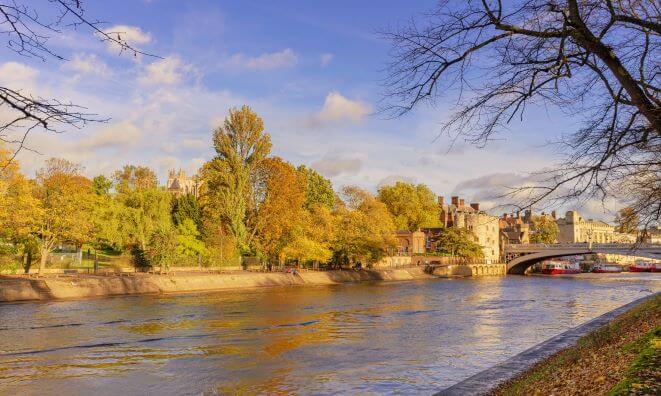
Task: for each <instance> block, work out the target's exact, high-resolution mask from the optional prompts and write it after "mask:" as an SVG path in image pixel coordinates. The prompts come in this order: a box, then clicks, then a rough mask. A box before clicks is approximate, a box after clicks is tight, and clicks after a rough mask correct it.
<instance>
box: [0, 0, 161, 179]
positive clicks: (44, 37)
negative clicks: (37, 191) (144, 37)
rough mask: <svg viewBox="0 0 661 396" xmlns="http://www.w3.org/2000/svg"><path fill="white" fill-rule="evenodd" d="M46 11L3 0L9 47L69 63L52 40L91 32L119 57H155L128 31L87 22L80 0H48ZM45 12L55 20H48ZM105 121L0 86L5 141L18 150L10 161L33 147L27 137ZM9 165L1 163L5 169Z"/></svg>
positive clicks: (0, 14)
mask: <svg viewBox="0 0 661 396" xmlns="http://www.w3.org/2000/svg"><path fill="white" fill-rule="evenodd" d="M43 8H45V9H41V10H38V9H37V8H36V7H35V2H34V1H32V0H0V37H1V38H2V39H3V40H4V42H5V44H6V46H7V48H9V49H10V50H12V51H14V52H16V53H17V54H19V55H21V56H25V57H29V58H37V59H40V60H42V61H46V60H48V59H49V58H54V59H55V60H59V61H64V60H66V59H65V58H64V56H62V55H60V54H59V53H57V52H56V51H54V50H53V49H52V47H51V46H49V43H48V41H49V39H51V38H52V37H53V36H54V35H58V34H62V33H63V32H64V30H66V29H72V30H76V29H86V30H88V31H91V32H92V33H93V34H94V35H95V36H96V37H98V39H99V40H101V41H105V42H109V43H112V44H113V45H115V46H116V47H117V48H118V50H119V52H120V53H123V52H126V53H129V54H131V55H133V56H138V55H140V54H142V55H149V56H153V55H150V54H147V53H144V52H142V51H140V50H139V49H137V48H135V47H133V46H132V45H131V44H130V43H129V42H127V41H126V40H125V39H124V38H123V37H122V35H123V34H124V32H112V31H107V30H103V29H102V25H103V22H102V21H100V20H95V19H90V18H88V17H87V15H86V14H85V10H84V8H83V5H82V2H81V1H80V0H48V4H47V5H45V6H44V7H43ZM40 11H42V12H43V15H53V16H52V17H46V16H43V15H42V14H41V13H40ZM104 121H106V119H104V118H101V117H99V116H98V115H96V114H93V113H90V112H89V111H87V109H86V108H84V107H82V106H79V105H76V104H73V103H70V102H66V101H61V100H58V99H54V98H43V97H39V96H33V95H32V94H30V93H29V92H24V91H23V90H20V89H11V88H8V87H2V86H0V142H4V143H6V144H8V145H10V146H11V147H12V148H13V156H12V158H11V160H13V159H14V158H15V157H16V154H18V152H19V151H20V150H22V149H29V148H28V147H27V146H26V139H27V137H28V135H29V134H30V132H32V131H33V130H38V129H41V130H44V131H47V132H53V133H58V132H62V131H63V128H64V127H66V126H69V127H75V128H82V127H83V126H84V125H86V124H88V123H90V122H104ZM11 160H10V161H11ZM7 165H8V163H5V164H0V170H1V169H3V168H4V167H6V166H7Z"/></svg>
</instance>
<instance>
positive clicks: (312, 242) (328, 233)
mask: <svg viewBox="0 0 661 396" xmlns="http://www.w3.org/2000/svg"><path fill="white" fill-rule="evenodd" d="M337 223H338V216H336V215H335V214H334V213H333V212H332V210H331V209H329V208H328V207H327V206H326V205H324V204H321V203H318V204H316V205H314V206H312V207H310V208H307V209H306V210H303V211H302V213H301V214H300V217H299V218H298V219H297V221H296V222H295V223H294V224H293V227H292V230H291V238H290V239H289V242H288V243H287V245H286V246H285V247H284V248H283V249H282V255H283V257H284V258H285V259H288V260H295V261H296V262H297V263H299V264H305V263H310V262H312V263H317V264H318V263H327V262H328V261H330V260H331V258H332V257H333V249H334V248H335V243H336V237H337V233H338V229H337V226H338V224H337Z"/></svg>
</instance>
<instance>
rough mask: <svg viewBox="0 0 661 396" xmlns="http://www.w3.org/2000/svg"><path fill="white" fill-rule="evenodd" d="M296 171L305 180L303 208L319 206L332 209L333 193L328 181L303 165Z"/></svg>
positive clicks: (333, 203)
mask: <svg viewBox="0 0 661 396" xmlns="http://www.w3.org/2000/svg"><path fill="white" fill-rule="evenodd" d="M296 171H297V172H298V173H299V174H301V175H302V176H303V177H304V179H305V207H306V208H311V207H313V206H314V205H317V204H320V205H324V206H327V207H328V208H332V207H333V205H335V191H333V184H332V183H331V181H330V180H328V179H326V178H325V177H323V176H322V175H320V174H319V173H318V172H317V171H315V170H314V169H312V168H308V167H307V166H305V165H301V166H299V167H298V168H297V169H296Z"/></svg>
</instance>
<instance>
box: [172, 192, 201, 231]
mask: <svg viewBox="0 0 661 396" xmlns="http://www.w3.org/2000/svg"><path fill="white" fill-rule="evenodd" d="M187 219H190V220H192V221H193V223H195V226H196V227H197V229H198V230H201V229H202V213H201V212H200V205H199V204H198V202H197V198H196V197H195V196H194V195H192V194H185V195H182V196H179V197H174V198H172V222H173V223H174V225H175V226H177V227H178V226H179V225H180V224H183V223H184V221H186V220H187Z"/></svg>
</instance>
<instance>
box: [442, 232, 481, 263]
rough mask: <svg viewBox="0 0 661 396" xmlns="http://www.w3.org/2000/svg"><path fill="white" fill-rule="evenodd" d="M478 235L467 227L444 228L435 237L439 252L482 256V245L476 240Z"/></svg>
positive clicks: (472, 256)
mask: <svg viewBox="0 0 661 396" xmlns="http://www.w3.org/2000/svg"><path fill="white" fill-rule="evenodd" d="M476 240H477V237H476V236H475V234H473V232H472V231H470V230H468V229H465V228H458V227H449V228H444V229H443V230H442V231H441V232H440V234H439V235H438V236H436V237H435V238H434V241H435V242H436V246H437V250H436V251H437V253H441V254H447V255H450V256H455V257H467V258H481V257H484V251H483V250H482V247H481V246H480V245H479V244H478V243H477V242H475V241H476Z"/></svg>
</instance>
